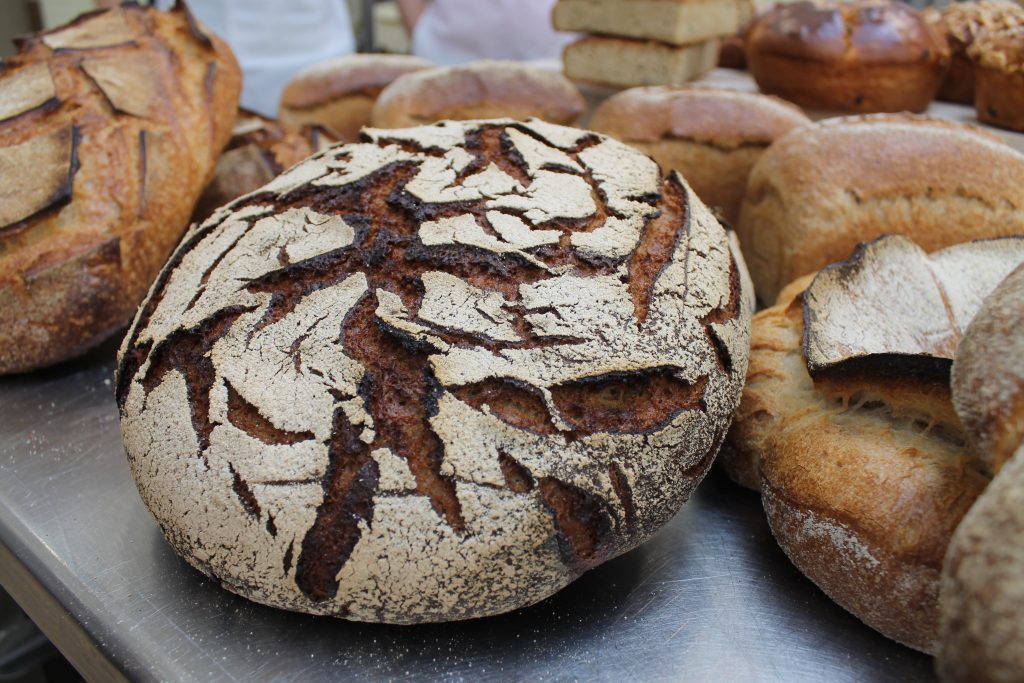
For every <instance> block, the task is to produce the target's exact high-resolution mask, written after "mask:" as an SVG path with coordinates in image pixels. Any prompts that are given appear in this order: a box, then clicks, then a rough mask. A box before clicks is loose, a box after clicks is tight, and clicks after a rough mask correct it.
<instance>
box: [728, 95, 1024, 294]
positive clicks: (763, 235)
mask: <svg viewBox="0 0 1024 683" xmlns="http://www.w3.org/2000/svg"><path fill="white" fill-rule="evenodd" d="M1022 208H1024V155H1021V154H1020V153H1018V152H1017V151H1015V150H1014V149H1013V148H1012V147H1010V146H1008V145H1005V144H1003V143H1002V142H1000V141H998V139H997V138H995V136H993V135H990V134H987V133H984V132H982V131H980V130H978V129H976V128H971V127H968V126H964V125H960V124H955V123H952V122H946V121H938V120H935V119H929V118H926V117H918V116H910V115H878V116H865V117H847V118H840V119H832V120H829V121H827V122H822V123H818V124H814V125H813V126H808V127H806V128H802V129H800V130H799V131H793V132H791V133H789V134H787V135H785V136H783V137H782V138H780V139H779V140H778V141H776V142H775V143H774V144H773V145H772V146H771V148H770V149H768V150H767V151H766V152H765V153H764V155H762V157H761V159H760V160H759V161H758V162H757V164H755V166H754V168H753V170H752V171H751V173H750V181H749V184H748V186H747V192H746V195H745V196H744V199H743V207H742V209H741V210H740V219H739V222H738V223H737V226H736V231H737V233H738V235H739V237H740V242H741V244H742V245H743V251H744V256H745V257H746V259H747V263H748V265H749V266H750V274H751V277H752V278H753V280H754V285H755V286H756V288H757V293H758V297H759V298H760V299H761V300H762V301H766V302H769V301H773V300H774V299H775V297H776V295H777V294H778V292H779V290H780V289H781V288H782V287H783V286H784V285H785V284H786V283H788V282H790V281H792V280H793V279H795V278H797V277H799V276H801V275H804V274H806V273H810V272H813V271H816V270H819V269H821V268H823V267H824V266H825V265H827V264H829V263H833V262H836V261H839V260H842V259H844V258H846V257H847V256H848V255H849V254H850V253H851V252H852V251H853V250H854V248H855V247H856V246H857V244H858V243H860V242H864V241H868V240H872V239H874V238H876V237H878V236H880V235H882V234H884V233H902V234H904V235H906V236H907V237H909V238H910V239H912V240H913V241H914V242H916V243H917V244H919V245H920V246H921V247H922V248H923V249H924V250H925V251H928V252H931V251H935V250H937V249H941V248H943V247H947V246H950V245H952V244H958V243H960V242H969V241H971V240H977V239H984V238H991V237H1004V236H1008V235H1020V234H1024V211H1022V210H1021V209H1022Z"/></svg>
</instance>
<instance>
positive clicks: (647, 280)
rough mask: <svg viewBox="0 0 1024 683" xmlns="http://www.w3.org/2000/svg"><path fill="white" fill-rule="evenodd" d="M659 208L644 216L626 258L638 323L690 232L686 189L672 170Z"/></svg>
mask: <svg viewBox="0 0 1024 683" xmlns="http://www.w3.org/2000/svg"><path fill="white" fill-rule="evenodd" d="M663 187H664V192H663V197H664V202H663V203H662V206H661V211H660V212H659V213H657V214H655V215H654V216H652V217H651V218H649V219H648V220H647V223H646V224H645V225H644V230H643V233H641V235H640V243H639V244H637V247H636V249H635V250H634V251H633V254H632V255H631V256H630V258H629V263H628V271H629V294H630V296H631V297H632V298H633V307H634V309H635V310H636V319H637V324H638V325H640V326H641V327H643V323H644V321H646V320H647V312H648V307H649V306H650V302H651V296H652V294H653V291H654V283H655V282H657V280H658V277H659V276H660V275H661V273H662V271H664V270H665V267H666V266H667V265H668V264H669V263H670V262H671V260H672V256H673V254H675V252H676V250H677V249H678V248H679V243H680V240H681V239H682V237H683V235H686V236H687V237H689V234H690V220H691V218H690V207H689V205H688V204H687V200H686V190H685V189H684V188H683V187H682V185H680V184H679V180H678V178H676V176H675V174H670V175H669V176H668V177H667V178H666V179H665V182H664V186H663Z"/></svg>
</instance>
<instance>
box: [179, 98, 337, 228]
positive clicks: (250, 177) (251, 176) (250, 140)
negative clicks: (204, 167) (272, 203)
mask: <svg viewBox="0 0 1024 683" xmlns="http://www.w3.org/2000/svg"><path fill="white" fill-rule="evenodd" d="M334 142H335V140H334V137H333V136H332V135H331V134H330V133H328V132H327V131H325V130H324V129H323V128H321V127H320V126H318V125H314V124H307V125H303V126H301V127H300V128H299V129H298V130H297V131H289V130H285V129H284V128H283V127H282V126H281V125H280V124H279V123H278V122H276V121H272V120H271V119H267V118H264V117H262V116H260V115H259V114H256V113H254V112H251V111H247V110H243V111H241V112H239V114H238V119H237V120H236V121H235V127H234V129H233V130H232V131H231V140H230V141H229V142H228V145H227V148H226V149H225V150H224V153H223V154H221V156H220V158H219V159H217V166H216V167H215V168H214V171H213V178H212V179H211V180H210V182H209V183H208V184H207V186H206V189H205V190H203V194H202V196H201V197H200V198H199V202H198V203H197V204H196V208H195V211H193V212H192V220H193V221H195V222H202V221H203V220H205V219H206V218H207V217H208V216H209V215H210V214H212V213H213V211H214V209H216V208H217V207H219V206H223V205H224V204H227V203H228V202H230V201H231V200H232V199H236V198H237V197H241V196H242V195H243V194H248V193H249V192H252V191H253V190H255V189H257V188H258V187H260V186H261V185H265V184H267V183H269V182H270V181H271V180H273V179H274V178H275V177H276V176H278V175H280V174H281V172H282V171H284V170H285V169H287V168H290V167H292V166H294V165H295V164H297V163H299V162H300V161H302V160H303V159H305V158H306V157H308V156H309V155H311V154H313V153H314V152H319V151H321V150H323V149H325V148H327V147H328V146H330V145H331V144H333V143H334Z"/></svg>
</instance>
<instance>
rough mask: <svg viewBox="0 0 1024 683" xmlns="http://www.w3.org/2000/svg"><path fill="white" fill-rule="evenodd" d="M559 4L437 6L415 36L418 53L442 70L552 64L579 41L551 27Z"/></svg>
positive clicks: (454, 0) (523, 0)
mask: <svg viewBox="0 0 1024 683" xmlns="http://www.w3.org/2000/svg"><path fill="white" fill-rule="evenodd" d="M554 5H555V0H433V2H431V3H430V4H429V5H427V8H426V9H425V10H424V11H423V14H422V15H421V16H420V19H419V21H418V22H417V23H416V28H415V29H414V30H413V34H412V53H413V54H414V55H418V56H420V57H425V58H426V59H429V60H431V61H432V62H434V63H436V64H462V63H464V62H470V61H473V60H475V59H514V60H550V59H559V58H561V56H562V48H563V47H565V45H566V44H568V43H570V42H572V41H573V40H574V39H575V38H576V37H577V36H576V34H574V33H559V32H557V31H555V29H554V28H553V27H552V26H551V10H552V8H553V7H554Z"/></svg>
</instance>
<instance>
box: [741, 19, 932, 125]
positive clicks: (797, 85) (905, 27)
mask: <svg viewBox="0 0 1024 683" xmlns="http://www.w3.org/2000/svg"><path fill="white" fill-rule="evenodd" d="M746 48H747V66H748V68H749V69H750V73H751V75H752V76H753V77H754V80H756V81H757V85H758V87H759V88H761V91H762V92H765V93H769V94H772V95H778V96H780V97H784V98H786V99H787V100H791V101H793V102H796V103H797V104H799V105H800V106H802V107H807V108H810V109H825V110H836V111H851V112H864V113H867V112H898V111H923V110H924V109H925V108H927V107H928V104H929V103H930V102H931V101H932V99H934V97H935V92H936V91H937V90H938V88H939V85H940V83H941V82H942V78H943V76H944V75H945V73H946V70H947V68H948V67H949V49H948V46H947V45H946V41H945V39H944V38H943V37H942V36H941V35H939V34H938V32H937V31H935V30H934V29H933V28H932V27H931V26H929V25H928V24H927V23H926V22H925V21H924V19H922V18H921V17H920V16H919V15H918V13H917V11H916V10H915V9H914V8H913V7H911V6H910V5H906V4H904V3H902V2H891V1H890V0H853V1H852V2H847V1H837V0H814V1H810V0H808V1H804V2H795V3H792V4H785V5H776V6H775V7H774V8H773V9H771V10H769V11H767V12H765V13H764V14H762V15H760V16H759V17H758V18H756V19H755V20H754V21H753V22H752V23H751V25H750V29H749V31H748V32H747V37H746Z"/></svg>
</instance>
